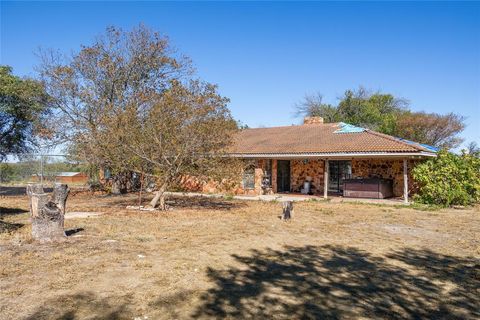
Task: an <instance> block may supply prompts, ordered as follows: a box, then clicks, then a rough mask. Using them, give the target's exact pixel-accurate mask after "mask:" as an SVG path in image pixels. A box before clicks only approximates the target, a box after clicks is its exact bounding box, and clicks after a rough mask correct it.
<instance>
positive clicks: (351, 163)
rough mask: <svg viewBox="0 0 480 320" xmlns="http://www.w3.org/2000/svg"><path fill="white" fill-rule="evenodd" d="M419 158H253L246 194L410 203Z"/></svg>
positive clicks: (245, 183) (247, 174)
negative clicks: (415, 167) (414, 169)
mask: <svg viewBox="0 0 480 320" xmlns="http://www.w3.org/2000/svg"><path fill="white" fill-rule="evenodd" d="M418 160H419V158H418V157H415V156H407V157H406V156H403V157H399V156H391V157H348V158H346V157H337V158H334V157H329V158H298V157H297V158H294V157H291V158H270V159H268V158H267V159H265V158H264V159H249V160H246V161H247V168H248V167H249V168H250V169H247V170H246V171H245V173H244V178H243V189H244V191H245V193H246V194H250V195H252V194H253V195H257V196H258V195H281V196H287V195H288V196H294V197H295V196H297V197H298V196H301V197H306V198H308V197H312V198H318V197H322V198H324V199H328V198H331V199H335V200H338V201H345V200H346V201H348V199H356V200H358V199H374V200H383V199H384V198H389V199H391V200H393V199H394V201H395V202H396V203H397V204H398V201H399V198H401V199H402V200H403V202H404V203H408V201H409V193H410V192H412V191H413V190H414V184H413V182H412V179H411V177H410V172H411V168H413V166H414V165H415V163H416V162H417V161H418ZM372 183H378V186H376V185H373V186H372ZM377 187H378V191H379V192H376V188H377ZM344 188H347V189H348V190H344ZM382 188H383V189H382ZM350 189H352V190H354V191H351V190H350ZM388 189H391V190H388ZM372 190H374V191H372ZM380 190H383V192H380ZM252 191H253V192H252Z"/></svg>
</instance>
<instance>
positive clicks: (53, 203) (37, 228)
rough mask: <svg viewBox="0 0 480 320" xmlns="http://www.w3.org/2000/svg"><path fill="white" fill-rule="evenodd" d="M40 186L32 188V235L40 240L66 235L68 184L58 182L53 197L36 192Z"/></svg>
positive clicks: (59, 237)
mask: <svg viewBox="0 0 480 320" xmlns="http://www.w3.org/2000/svg"><path fill="white" fill-rule="evenodd" d="M40 188H41V186H40V187H38V186H35V187H32V188H30V190H29V191H30V193H29V191H27V193H28V194H29V196H30V210H31V215H32V237H33V239H35V240H39V241H55V240H60V239H63V238H64V237H65V230H64V216H65V205H66V202H67V197H68V193H69V189H68V186H67V185H66V184H60V183H56V184H55V187H54V189H53V195H52V198H51V199H50V200H49V199H48V194H46V193H44V192H43V190H42V192H41V193H35V192H34V191H40Z"/></svg>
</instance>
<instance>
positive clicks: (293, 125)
mask: <svg viewBox="0 0 480 320" xmlns="http://www.w3.org/2000/svg"><path fill="white" fill-rule="evenodd" d="M339 123H340V122H326V123H312V124H303V123H302V124H291V125H285V126H275V127H257V128H245V129H240V130H257V129H276V128H292V127H303V126H305V127H307V126H308V127H311V126H323V125H338V124H339Z"/></svg>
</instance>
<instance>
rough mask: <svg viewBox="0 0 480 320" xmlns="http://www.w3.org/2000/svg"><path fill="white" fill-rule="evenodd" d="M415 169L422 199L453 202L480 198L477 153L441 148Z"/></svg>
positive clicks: (425, 201) (455, 203) (418, 196)
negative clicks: (451, 151) (475, 154)
mask: <svg viewBox="0 0 480 320" xmlns="http://www.w3.org/2000/svg"><path fill="white" fill-rule="evenodd" d="M412 172H413V178H414V179H415V181H417V182H418V183H419V186H420V191H419V194H418V195H417V196H416V200H417V201H419V202H422V203H427V204H435V205H441V206H451V205H470V204H474V203H478V202H479V201H480V159H479V158H477V157H475V156H474V155H470V154H467V153H462V154H461V155H456V154H454V153H450V152H447V151H441V152H439V154H438V156H437V157H436V158H433V159H430V160H428V161H425V162H422V163H420V164H418V165H417V166H415V168H414V169H413V171H412Z"/></svg>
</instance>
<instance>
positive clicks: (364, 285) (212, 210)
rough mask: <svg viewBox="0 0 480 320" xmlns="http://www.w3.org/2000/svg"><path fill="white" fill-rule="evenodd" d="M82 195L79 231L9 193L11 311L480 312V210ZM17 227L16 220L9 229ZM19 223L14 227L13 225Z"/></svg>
mask: <svg viewBox="0 0 480 320" xmlns="http://www.w3.org/2000/svg"><path fill="white" fill-rule="evenodd" d="M168 204H169V205H170V206H171V207H172V208H173V210H171V211H167V212H160V213H159V212H142V211H132V210H126V209H125V208H126V206H127V205H138V203H137V199H136V196H135V195H127V196H119V197H112V196H103V195H94V196H93V195H88V194H82V193H79V194H75V195H73V196H72V197H70V198H69V200H68V202H67V211H70V212H96V213H101V215H98V216H95V217H82V216H79V217H75V218H73V219H68V220H66V221H65V224H66V229H67V230H69V231H70V233H69V237H67V240H66V241H64V242H62V243H57V244H42V245H38V244H35V243H33V242H32V241H31V240H30V236H29V232H30V225H29V223H28V213H27V210H28V201H27V198H26V197H24V196H11V197H3V198H1V199H0V292H1V295H0V318H1V319H106V318H107V319H108V318H116V319H133V318H134V317H142V318H143V317H145V316H147V317H148V319H170V318H212V317H213V318H219V317H227V318H285V319H293V318H344V319H351V318H362V317H363V318H394V319H395V318H450V319H468V318H472V319H473V318H478V317H480V313H479V310H480V309H479V305H480V271H479V269H480V263H479V257H480V238H479V234H480V212H479V210H478V209H467V210H453V209H452V210H441V211H436V212H425V211H417V210H414V209H411V208H395V207H385V206H376V205H367V204H347V203H342V204H332V203H328V202H304V203H296V204H295V215H294V217H293V219H292V220H291V221H289V222H283V221H281V220H280V219H279V218H278V216H279V215H280V213H281V204H280V203H276V202H270V203H266V202H254V201H238V200H224V199H217V198H215V199H213V198H212V199H210V198H175V199H170V200H169V202H168ZM2 225H5V226H7V227H1V226H2ZM12 226H14V227H12Z"/></svg>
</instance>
